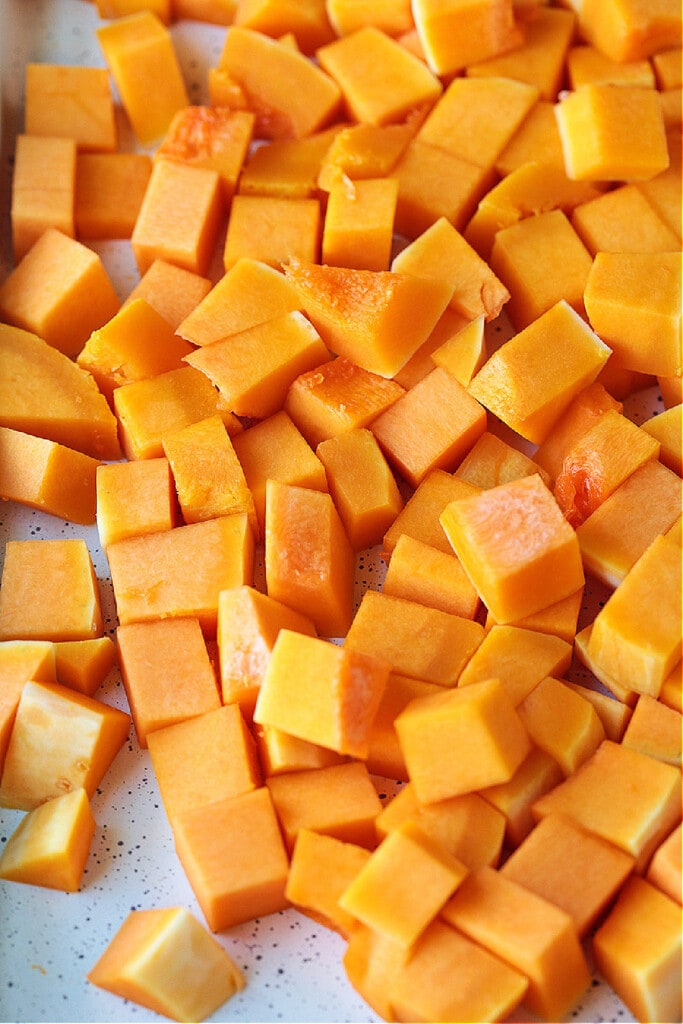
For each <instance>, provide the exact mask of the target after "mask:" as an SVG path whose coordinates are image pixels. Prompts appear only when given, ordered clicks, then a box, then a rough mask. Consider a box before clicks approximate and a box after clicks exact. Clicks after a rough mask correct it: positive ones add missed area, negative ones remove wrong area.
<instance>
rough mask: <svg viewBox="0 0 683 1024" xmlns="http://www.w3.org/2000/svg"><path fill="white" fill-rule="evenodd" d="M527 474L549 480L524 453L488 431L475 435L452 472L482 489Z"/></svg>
mask: <svg viewBox="0 0 683 1024" xmlns="http://www.w3.org/2000/svg"><path fill="white" fill-rule="evenodd" d="M530 473H538V474H539V476H540V477H541V479H542V480H543V482H544V483H545V484H548V483H549V482H550V478H549V476H548V474H547V473H546V472H545V470H544V469H541V467H540V466H537V465H536V463H535V462H534V461H533V460H532V459H531V458H530V457H529V456H528V455H525V454H524V452H523V451H520V450H519V448H516V447H514V446H513V445H512V444H508V442H507V441H504V440H503V439H502V438H501V437H498V435H497V434H494V433H492V432H491V431H490V430H487V431H485V432H484V433H483V434H482V435H481V437H479V438H477V440H476V441H475V442H474V445H473V446H472V448H471V449H470V450H469V452H468V453H467V455H466V456H465V458H464V459H463V460H462V462H461V463H460V465H459V466H458V468H457V469H456V471H455V475H456V476H457V477H459V479H461V480H468V481H469V482H470V483H472V484H474V485H475V486H476V487H481V488H482V490H483V489H485V488H487V487H497V486H498V484H507V483H509V482H510V481H511V480H519V479H520V478H521V477H523V476H529V474H530Z"/></svg>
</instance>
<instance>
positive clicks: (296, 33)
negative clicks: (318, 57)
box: [234, 0, 334, 54]
mask: <svg viewBox="0 0 683 1024" xmlns="http://www.w3.org/2000/svg"><path fill="white" fill-rule="evenodd" d="M325 7H326V5H325V4H324V3H320V2H319V0H305V2H304V3H299V4H296V5H295V6H294V7H293V8H292V7H291V6H289V5H287V4H282V3H281V2H278V0H241V2H240V3H239V4H238V5H237V10H236V11H235V21H234V24H235V25H243V26H244V27H245V28H251V29H253V30H254V31H256V32H262V33H263V34H264V35H267V36H274V37H275V38H278V37H280V36H283V35H285V34H286V33H291V35H292V36H293V37H294V40H295V42H296V45H297V47H299V48H300V49H301V50H302V51H303V52H304V53H306V54H311V53H313V51H314V50H315V49H316V47H317V46H321V45H322V44H323V43H326V42H328V41H329V40H330V39H332V38H333V37H334V32H333V30H332V26H331V25H330V22H329V20H328V17H327V11H326V9H325Z"/></svg>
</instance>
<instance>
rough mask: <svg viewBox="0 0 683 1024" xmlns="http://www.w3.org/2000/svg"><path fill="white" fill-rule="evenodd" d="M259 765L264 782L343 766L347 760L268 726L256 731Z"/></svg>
mask: <svg viewBox="0 0 683 1024" xmlns="http://www.w3.org/2000/svg"><path fill="white" fill-rule="evenodd" d="M255 732H256V745H257V748H258V755H259V763H260V765H261V769H262V771H263V775H264V778H270V776H271V775H282V774H286V773H288V772H301V771H308V770H309V769H312V768H327V767H328V766H329V765H332V764H343V763H344V762H345V761H346V760H347V758H346V756H345V755H344V754H338V753H337V752H336V750H330V748H329V747H321V746H320V744H319V743H309V741H308V740H302V739H299V737H298V736H292V735H291V734H290V733H288V732H283V731H282V729H277V728H275V727H274V726H271V725H261V726H256V727H255Z"/></svg>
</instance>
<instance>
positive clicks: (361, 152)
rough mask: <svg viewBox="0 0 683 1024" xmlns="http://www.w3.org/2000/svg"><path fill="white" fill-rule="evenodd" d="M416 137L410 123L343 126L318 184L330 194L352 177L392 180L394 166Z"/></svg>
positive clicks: (323, 164) (333, 140)
mask: <svg viewBox="0 0 683 1024" xmlns="http://www.w3.org/2000/svg"><path fill="white" fill-rule="evenodd" d="M414 134H415V126H413V124H412V123H411V122H410V121H406V122H404V123H399V124H385V125H376V124H369V123H368V122H366V121H360V122H358V123H357V124H350V125H344V126H343V127H341V128H340V129H339V130H338V131H337V132H335V135H334V138H333V139H332V141H331V143H330V145H329V148H328V150H327V152H326V153H325V155H324V156H323V158H322V160H321V162H320V170H319V172H318V180H317V185H318V188H320V189H323V190H324V191H329V190H330V189H331V187H332V185H333V184H335V183H337V182H339V180H340V179H341V180H344V179H346V178H350V179H351V181H358V180H360V179H362V178H386V177H389V175H390V173H391V171H392V169H393V167H394V164H395V163H396V161H397V160H398V158H399V156H400V155H401V153H402V152H403V150H404V148H405V147H406V146H407V144H408V142H409V141H410V139H411V138H412V137H413V135H414Z"/></svg>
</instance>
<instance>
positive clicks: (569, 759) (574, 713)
mask: <svg viewBox="0 0 683 1024" xmlns="http://www.w3.org/2000/svg"><path fill="white" fill-rule="evenodd" d="M517 713H518V715H519V717H520V718H521V719H522V722H523V723H524V726H525V728H526V730H527V732H528V733H529V736H530V737H531V739H532V741H533V743H535V744H536V746H537V747H540V748H541V750H545V751H546V753H548V754H550V755H551V757H554V758H555V760H556V761H557V762H558V764H559V765H560V768H561V769H562V772H563V774H564V775H565V777H566V776H568V775H571V774H572V773H573V772H575V771H576V769H577V768H578V767H579V766H580V765H582V764H583V762H584V761H586V760H587V759H588V758H589V757H590V756H591V755H592V754H594V753H595V751H596V750H597V748H598V747H599V745H600V744H601V743H602V741H603V740H604V739H605V730H604V728H603V725H602V722H601V721H600V717H599V715H598V713H597V711H596V710H595V708H594V707H593V705H592V704H591V703H590V701H587V700H584V698H583V697H581V695H580V694H577V693H576V691H575V690H571V689H570V688H569V687H568V686H566V685H565V684H564V682H563V681H562V680H561V679H555V678H553V677H552V676H546V677H545V679H542V680H541V682H540V683H537V684H536V686H535V687H534V688H533V690H531V692H530V693H529V694H527V696H526V697H525V698H524V700H522V701H521V702H520V703H519V704H518V705H517Z"/></svg>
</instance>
